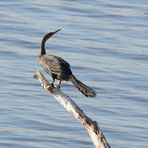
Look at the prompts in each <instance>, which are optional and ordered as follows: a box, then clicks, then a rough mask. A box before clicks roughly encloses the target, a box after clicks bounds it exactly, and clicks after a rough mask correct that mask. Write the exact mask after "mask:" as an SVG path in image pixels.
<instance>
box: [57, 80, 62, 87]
mask: <svg viewBox="0 0 148 148" xmlns="http://www.w3.org/2000/svg"><path fill="white" fill-rule="evenodd" d="M60 85H61V80H59V83H58V85H57V87H58V88H60Z"/></svg>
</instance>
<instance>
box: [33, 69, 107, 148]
mask: <svg viewBox="0 0 148 148" xmlns="http://www.w3.org/2000/svg"><path fill="white" fill-rule="evenodd" d="M34 78H36V79H38V80H39V82H40V83H41V86H43V89H44V90H45V91H46V92H47V93H48V95H50V96H52V97H53V98H54V99H56V100H57V101H58V102H59V103H60V104H61V105H62V106H63V107H64V108H65V109H66V110H67V111H68V112H69V113H70V114H71V115H72V116H73V117H74V118H76V119H77V120H78V121H79V122H80V123H81V124H82V125H83V126H84V127H85V128H86V129H87V131H88V133H89V135H90V137H91V140H92V142H93V144H94V146H95V147H96V148H110V146H109V144H108V142H107V140H106V138H105V136H104V135H103V133H102V131H101V129H100V128H99V126H98V124H97V122H96V121H93V120H92V119H90V118H89V117H88V116H87V115H86V114H85V113H84V112H83V111H82V110H81V109H80V108H79V107H78V106H77V104H76V103H75V102H74V101H73V100H72V99H71V98H70V97H69V96H67V95H66V94H64V93H63V92H62V91H61V89H60V88H54V87H52V86H51V85H50V83H49V82H48V81H47V80H46V79H45V77H44V76H43V75H42V74H41V73H40V72H39V71H36V72H35V74H34Z"/></svg>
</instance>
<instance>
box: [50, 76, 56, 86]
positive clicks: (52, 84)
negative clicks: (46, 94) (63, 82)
mask: <svg viewBox="0 0 148 148" xmlns="http://www.w3.org/2000/svg"><path fill="white" fill-rule="evenodd" d="M54 81H55V79H54V78H53V81H52V83H51V86H52V87H54Z"/></svg>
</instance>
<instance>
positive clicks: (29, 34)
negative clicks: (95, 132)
mask: <svg viewBox="0 0 148 148" xmlns="http://www.w3.org/2000/svg"><path fill="white" fill-rule="evenodd" d="M147 12H148V2H147V1H145V0H141V1H138V0H135V1H134V2H133V1H130V0H125V1H121V0H119V1H113V0H110V1H97V0H94V1H88V0H86V1H84V0H76V1H68V0H54V1H52V0H49V1H45V0H32V1H29V0H20V1H17V0H13V1H11V0H7V1H3V0H1V1H0V28H1V31H0V70H1V77H0V86H1V87H0V148H12V147H14V148H49V147H50V148H69V147H78V148H90V147H93V146H92V143H91V141H90V137H89V135H88V133H87V132H86V131H85V130H84V129H83V127H82V126H81V125H80V124H79V123H78V122H77V121H76V120H75V119H73V118H72V117H71V116H70V115H69V114H68V113H67V112H65V110H64V109H63V108H62V107H61V106H60V105H59V104H58V103H57V102H56V101H55V100H53V99H52V98H51V97H49V96H48V95H47V94H46V93H45V92H44V91H43V90H42V88H41V87H40V85H39V82H38V81H37V80H35V79H33V78H32V76H33V74H34V72H35V71H36V70H41V71H42V73H43V74H44V75H45V76H46V77H47V78H48V79H49V80H51V79H50V78H49V77H48V76H47V75H46V74H45V72H44V71H43V69H42V68H41V67H40V66H39V64H38V58H37V56H38V53H39V49H40V41H41V38H42V37H43V35H44V34H45V33H46V32H48V31H55V30H57V29H59V28H62V31H61V32H59V33H57V34H56V35H55V36H54V37H53V38H51V39H50V40H49V41H48V43H47V44H46V48H47V51H48V52H50V53H52V54H56V55H58V56H61V57H63V58H64V59H65V60H66V61H68V62H69V63H70V64H71V67H72V70H73V73H75V75H76V76H77V77H78V78H79V79H80V80H81V81H83V82H85V83H86V84H88V85H89V86H91V87H93V88H94V89H95V90H96V92H97V97H96V98H94V99H87V98H85V96H83V95H82V94H81V93H80V92H78V91H77V90H76V89H75V88H74V87H73V86H72V85H70V84H67V83H63V84H62V90H63V91H64V92H65V93H66V94H68V95H69V96H71V98H73V100H74V101H75V102H76V103H77V104H78V105H79V106H80V107H81V108H82V109H83V110H84V112H86V113H87V114H88V115H89V116H90V117H91V118H92V119H95V120H96V121H97V122H98V124H99V126H100V127H101V129H102V131H103V133H104V134H105V136H106V138H107V140H108V142H109V143H110V145H111V146H112V147H114V148H140V147H142V148H146V147H147V146H148V141H147V139H148V107H147V106H148V41H147V40H148V16H147V15H146V14H145V13H147Z"/></svg>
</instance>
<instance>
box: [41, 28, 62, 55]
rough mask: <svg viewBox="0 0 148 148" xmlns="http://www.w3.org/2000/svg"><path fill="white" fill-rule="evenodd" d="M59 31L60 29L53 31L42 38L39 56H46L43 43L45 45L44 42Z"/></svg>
mask: <svg viewBox="0 0 148 148" xmlns="http://www.w3.org/2000/svg"><path fill="white" fill-rule="evenodd" d="M60 30H61V29H59V30H57V31H55V32H49V33H47V34H46V35H45V36H44V37H43V39H42V41H41V52H40V56H42V55H44V54H46V49H45V43H46V41H47V40H48V39H49V38H50V37H52V35H54V34H55V33H56V32H58V31H60Z"/></svg>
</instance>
